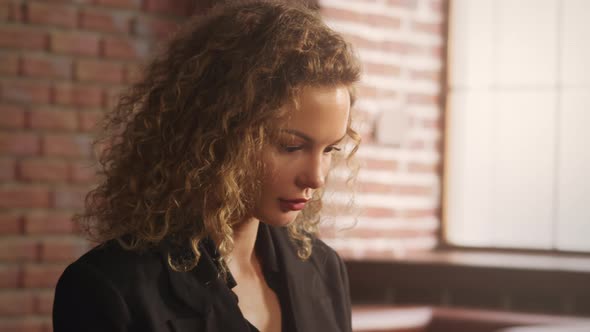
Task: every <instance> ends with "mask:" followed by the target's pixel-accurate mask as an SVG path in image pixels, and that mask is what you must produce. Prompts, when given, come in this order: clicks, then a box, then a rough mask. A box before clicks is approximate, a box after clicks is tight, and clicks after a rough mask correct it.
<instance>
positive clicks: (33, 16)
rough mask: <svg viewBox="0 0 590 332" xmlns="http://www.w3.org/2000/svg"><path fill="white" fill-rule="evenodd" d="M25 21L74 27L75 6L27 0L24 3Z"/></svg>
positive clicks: (76, 18) (75, 18)
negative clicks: (27, 0) (29, 0)
mask: <svg viewBox="0 0 590 332" xmlns="http://www.w3.org/2000/svg"><path fill="white" fill-rule="evenodd" d="M25 13H26V17H27V21H28V22H29V23H32V24H41V25H50V26H57V27H63V28H75V27H76V25H77V24H78V11H77V9H76V8H74V7H71V6H68V5H63V4H56V3H51V4H45V3H41V2H28V3H26V4H25Z"/></svg>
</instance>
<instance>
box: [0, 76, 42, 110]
mask: <svg viewBox="0 0 590 332" xmlns="http://www.w3.org/2000/svg"><path fill="white" fill-rule="evenodd" d="M2 99H3V100H7V101H10V102H16V103H24V104H47V103H49V102H50V100H51V86H50V85H49V83H46V82H38V81H17V80H11V81H4V82H2Z"/></svg>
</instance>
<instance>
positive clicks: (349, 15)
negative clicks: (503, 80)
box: [320, 0, 446, 259]
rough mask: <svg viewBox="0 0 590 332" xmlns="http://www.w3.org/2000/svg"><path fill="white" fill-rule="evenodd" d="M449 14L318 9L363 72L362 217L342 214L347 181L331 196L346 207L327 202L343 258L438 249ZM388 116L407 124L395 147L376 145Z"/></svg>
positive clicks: (339, 4)
mask: <svg viewBox="0 0 590 332" xmlns="http://www.w3.org/2000/svg"><path fill="white" fill-rule="evenodd" d="M435 3H436V4H435ZM445 6H446V2H445V1H432V0H388V1H364V0H352V1H333V0H323V1H320V7H321V13H322V14H323V15H324V18H325V19H326V21H327V23H328V25H330V26H332V27H333V28H334V29H335V30H337V31H339V32H341V33H342V34H343V35H344V36H345V38H346V39H347V40H348V41H349V42H350V43H352V45H353V46H354V47H355V48H356V50H357V53H358V54H359V58H360V60H361V63H362V66H363V76H362V79H361V84H360V85H359V88H358V90H357V93H358V103H357V104H356V112H357V118H358V119H360V120H361V121H362V125H361V126H359V131H360V134H361V135H362V137H363V144H362V145H361V147H360V149H359V151H358V154H357V157H358V159H359V161H360V163H361V170H360V173H359V177H358V181H357V186H356V190H355V191H356V195H355V198H356V209H357V210H358V211H352V212H353V213H351V212H350V209H347V208H346V203H347V202H348V201H347V199H348V198H349V197H350V194H348V193H347V192H346V191H345V186H344V185H343V181H344V180H345V178H339V177H338V176H335V177H333V183H332V188H331V190H333V191H336V192H337V193H342V197H344V198H341V197H339V198H338V199H336V198H334V200H333V201H332V202H331V203H330V200H329V198H328V203H329V204H330V205H332V206H334V208H333V209H329V210H330V211H333V213H332V214H333V215H334V217H333V219H334V221H335V223H333V225H331V226H330V225H328V226H326V227H324V228H323V230H322V234H323V237H324V239H325V240H326V241H327V242H328V243H330V244H331V245H332V246H333V247H335V248H336V249H337V250H339V251H340V253H341V254H342V255H343V256H344V257H349V258H355V259H363V258H375V259H394V258H397V257H400V256H403V255H404V254H405V253H407V252H409V251H423V250H430V249H432V248H433V247H434V246H436V244H437V232H438V229H439V223H440V216H439V210H440V209H439V201H440V199H439V197H440V181H441V180H440V174H441V173H440V160H441V140H440V137H441V133H442V126H441V119H442V105H441V93H442V92H441V90H442V89H441V86H442V85H441V84H442V82H441V78H442V72H443V68H444V61H445V59H444V58H443V55H444V54H443V51H442V50H443V49H444V47H445V45H444V43H445V42H446V40H445V36H444V26H445V24H446V17H445V15H446V14H445V11H444V8H445ZM388 112H396V113H403V114H405V116H406V119H405V120H404V119H402V118H400V120H399V121H407V123H408V126H407V133H406V135H405V136H404V137H403V138H402V140H401V141H399V142H398V143H397V144H391V143H387V142H381V141H379V140H378V139H377V132H376V130H377V127H378V124H379V122H380V121H381V120H380V119H381V116H383V114H385V113H388ZM339 182H341V183H339ZM328 197H329V196H328ZM330 218H331V217H330ZM355 219H356V224H354V225H355V227H353V228H351V229H347V228H346V227H347V226H350V225H351V224H352V223H353V222H354V221H355Z"/></svg>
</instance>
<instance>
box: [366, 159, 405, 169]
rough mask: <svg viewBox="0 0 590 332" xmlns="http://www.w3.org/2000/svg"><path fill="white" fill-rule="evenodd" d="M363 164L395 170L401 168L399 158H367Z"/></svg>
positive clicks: (370, 167)
mask: <svg viewBox="0 0 590 332" xmlns="http://www.w3.org/2000/svg"><path fill="white" fill-rule="evenodd" d="M363 164H364V165H363V166H364V167H366V168H368V169H387V170H393V171H395V170H397V169H398V168H399V162H398V161H397V160H381V159H365V160H363Z"/></svg>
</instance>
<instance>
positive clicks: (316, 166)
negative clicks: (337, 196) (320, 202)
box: [298, 156, 327, 189]
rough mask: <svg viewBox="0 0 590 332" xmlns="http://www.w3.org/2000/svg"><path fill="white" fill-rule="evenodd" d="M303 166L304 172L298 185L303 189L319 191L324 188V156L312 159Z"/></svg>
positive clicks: (299, 178)
mask: <svg viewBox="0 0 590 332" xmlns="http://www.w3.org/2000/svg"><path fill="white" fill-rule="evenodd" d="M310 159H311V160H309V161H307V162H306V163H305V165H304V166H303V170H302V172H301V173H300V176H299V177H298V182H299V183H298V185H299V186H300V187H301V188H303V189H307V188H311V189H318V188H321V187H323V186H324V184H325V181H326V176H325V174H326V171H327V170H326V165H325V162H326V161H324V160H323V158H322V156H314V157H312V158H310Z"/></svg>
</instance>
